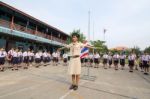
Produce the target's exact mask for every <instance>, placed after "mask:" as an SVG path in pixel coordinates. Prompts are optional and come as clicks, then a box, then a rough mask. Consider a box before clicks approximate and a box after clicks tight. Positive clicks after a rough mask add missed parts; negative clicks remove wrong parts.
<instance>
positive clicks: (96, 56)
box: [94, 52, 100, 68]
mask: <svg viewBox="0 0 150 99" xmlns="http://www.w3.org/2000/svg"><path fill="white" fill-rule="evenodd" d="M99 60H100V55H99V53H98V52H96V53H95V54H94V63H95V66H94V68H99Z"/></svg>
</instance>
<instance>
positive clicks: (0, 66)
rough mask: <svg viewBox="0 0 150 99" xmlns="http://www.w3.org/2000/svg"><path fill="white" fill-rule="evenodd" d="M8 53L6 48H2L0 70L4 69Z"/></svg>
mask: <svg viewBox="0 0 150 99" xmlns="http://www.w3.org/2000/svg"><path fill="white" fill-rule="evenodd" d="M6 56H7V53H6V51H5V49H4V48H0V71H4V64H5V58H6Z"/></svg>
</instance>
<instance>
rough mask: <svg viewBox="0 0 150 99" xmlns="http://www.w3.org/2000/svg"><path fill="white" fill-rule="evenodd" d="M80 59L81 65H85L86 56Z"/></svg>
mask: <svg viewBox="0 0 150 99" xmlns="http://www.w3.org/2000/svg"><path fill="white" fill-rule="evenodd" d="M80 60H81V66H85V64H84V57H82V58H81V59H80Z"/></svg>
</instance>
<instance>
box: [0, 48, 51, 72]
mask: <svg viewBox="0 0 150 99" xmlns="http://www.w3.org/2000/svg"><path fill="white" fill-rule="evenodd" d="M51 59H52V57H51V54H50V52H47V51H44V52H42V51H38V52H36V53H34V52H33V50H30V49H28V50H25V51H24V52H23V51H22V50H19V49H18V48H16V49H14V48H12V49H11V50H9V51H8V52H6V51H5V49H4V48H0V71H4V64H5V63H6V60H7V61H8V63H9V65H12V70H18V69H19V67H23V69H28V67H29V66H32V65H33V62H35V63H36V64H40V63H41V62H43V63H48V62H50V61H51ZM37 67H38V66H37Z"/></svg>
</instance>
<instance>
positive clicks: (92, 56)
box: [89, 53, 94, 67]
mask: <svg viewBox="0 0 150 99" xmlns="http://www.w3.org/2000/svg"><path fill="white" fill-rule="evenodd" d="M89 60H90V64H89V65H90V66H91V67H92V66H93V61H94V55H93V54H92V53H90V54H89Z"/></svg>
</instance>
